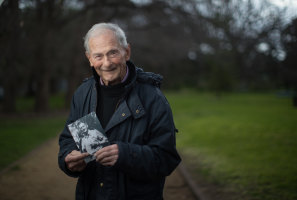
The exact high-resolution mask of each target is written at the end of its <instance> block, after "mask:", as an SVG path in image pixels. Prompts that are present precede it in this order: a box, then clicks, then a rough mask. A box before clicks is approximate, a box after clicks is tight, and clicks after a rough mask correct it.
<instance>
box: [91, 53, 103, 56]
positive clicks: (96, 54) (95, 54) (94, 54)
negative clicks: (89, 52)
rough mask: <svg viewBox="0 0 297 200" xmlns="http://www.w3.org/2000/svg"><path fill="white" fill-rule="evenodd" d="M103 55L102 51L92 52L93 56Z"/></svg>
mask: <svg viewBox="0 0 297 200" xmlns="http://www.w3.org/2000/svg"><path fill="white" fill-rule="evenodd" d="M100 55H103V54H102V53H93V56H100Z"/></svg>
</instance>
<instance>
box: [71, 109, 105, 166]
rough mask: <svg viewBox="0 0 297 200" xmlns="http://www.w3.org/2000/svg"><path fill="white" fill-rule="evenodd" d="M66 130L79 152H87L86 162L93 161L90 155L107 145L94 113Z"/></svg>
mask: <svg viewBox="0 0 297 200" xmlns="http://www.w3.org/2000/svg"><path fill="white" fill-rule="evenodd" d="M68 129H69V131H70V133H71V135H72V137H73V139H74V141H75V143H76V145H77V147H78V148H79V150H80V151H81V152H82V153H84V152H88V153H89V154H90V156H89V157H87V158H86V162H90V161H92V160H94V157H93V156H92V155H93V154H94V153H95V152H97V151H98V150H99V149H101V148H103V147H104V146H106V145H107V144H108V139H107V137H106V136H105V134H104V133H103V132H104V131H103V129H102V127H101V125H100V122H99V120H98V118H97V115H96V113H95V112H91V113H90V114H88V115H86V116H84V117H82V118H80V119H78V120H76V121H75V122H73V123H71V124H69V125H68Z"/></svg>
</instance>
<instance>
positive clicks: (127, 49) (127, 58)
mask: <svg viewBox="0 0 297 200" xmlns="http://www.w3.org/2000/svg"><path fill="white" fill-rule="evenodd" d="M125 51H126V57H125V59H126V61H128V60H129V59H130V56H131V46H130V44H128V47H127V48H126V49H125Z"/></svg>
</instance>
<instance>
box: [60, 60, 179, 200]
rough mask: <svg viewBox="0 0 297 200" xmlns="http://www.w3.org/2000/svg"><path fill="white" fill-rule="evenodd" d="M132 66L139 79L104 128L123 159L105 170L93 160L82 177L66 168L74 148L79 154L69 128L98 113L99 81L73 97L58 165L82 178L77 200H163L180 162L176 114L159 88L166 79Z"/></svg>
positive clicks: (86, 84)
mask: <svg viewBox="0 0 297 200" xmlns="http://www.w3.org/2000/svg"><path fill="white" fill-rule="evenodd" d="M127 65H128V66H129V69H132V70H134V74H135V76H134V77H133V79H132V81H131V83H130V84H129V85H127V86H126V88H125V89H126V93H125V94H126V95H125V98H124V99H123V100H122V101H121V103H120V104H119V106H118V108H117V110H116V111H115V113H114V114H113V116H112V117H111V119H110V121H109V122H108V124H107V126H106V127H105V132H106V135H107V136H108V139H109V141H110V142H111V143H116V144H118V147H119V158H118V160H117V162H116V164H115V165H114V166H112V167H104V166H102V165H100V164H99V163H97V162H95V161H92V162H90V163H88V165H87V167H86V169H85V170H84V171H83V172H81V173H73V172H71V171H69V170H68V169H67V167H66V164H65V157H66V156H67V154H69V153H70V152H71V151H72V150H78V149H77V147H76V145H75V143H74V140H73V139H72V137H71V134H70V133H69V131H68V129H67V125H68V124H69V123H72V122H74V121H75V120H77V119H79V118H81V117H83V116H85V115H87V114H88V113H90V112H92V111H95V112H96V104H97V90H96V85H95V84H96V81H95V79H94V78H89V79H88V80H86V81H84V82H83V83H82V84H81V85H80V87H79V88H78V89H77V91H76V92H75V94H74V96H73V98H72V105H71V111H70V115H69V118H68V120H67V122H66V125H65V128H64V130H63V132H62V133H61V135H60V138H59V145H60V151H59V157H58V161H59V166H60V168H61V169H62V170H63V171H64V172H65V173H66V174H67V175H69V176H72V177H79V179H78V182H77V187H76V199H77V200H81V199H100V200H104V199H108V200H111V199H116V200H124V199H125V200H134V199H135V200H136V199H137V200H146V199H147V200H161V199H163V194H162V193H163V187H164V182H165V177H166V176H168V175H169V174H170V173H171V172H172V171H173V170H174V169H175V168H176V167H177V165H178V164H179V162H180V157H179V155H178V153H177V150H176V145H175V130H176V129H175V126H174V122H173V117H172V112H171V109H170V106H169V104H168V102H167V100H166V98H165V97H164V95H163V94H162V93H161V91H160V89H159V86H160V84H161V81H162V77H161V76H160V75H156V74H153V73H149V72H143V71H142V70H141V69H140V68H135V66H134V65H133V63H131V62H129V61H128V62H127ZM99 120H100V119H99Z"/></svg>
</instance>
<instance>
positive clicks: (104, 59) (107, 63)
mask: <svg viewBox="0 0 297 200" xmlns="http://www.w3.org/2000/svg"><path fill="white" fill-rule="evenodd" d="M110 64H111V62H110V59H109V57H108V56H104V58H103V63H102V66H103V67H109V66H110Z"/></svg>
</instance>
